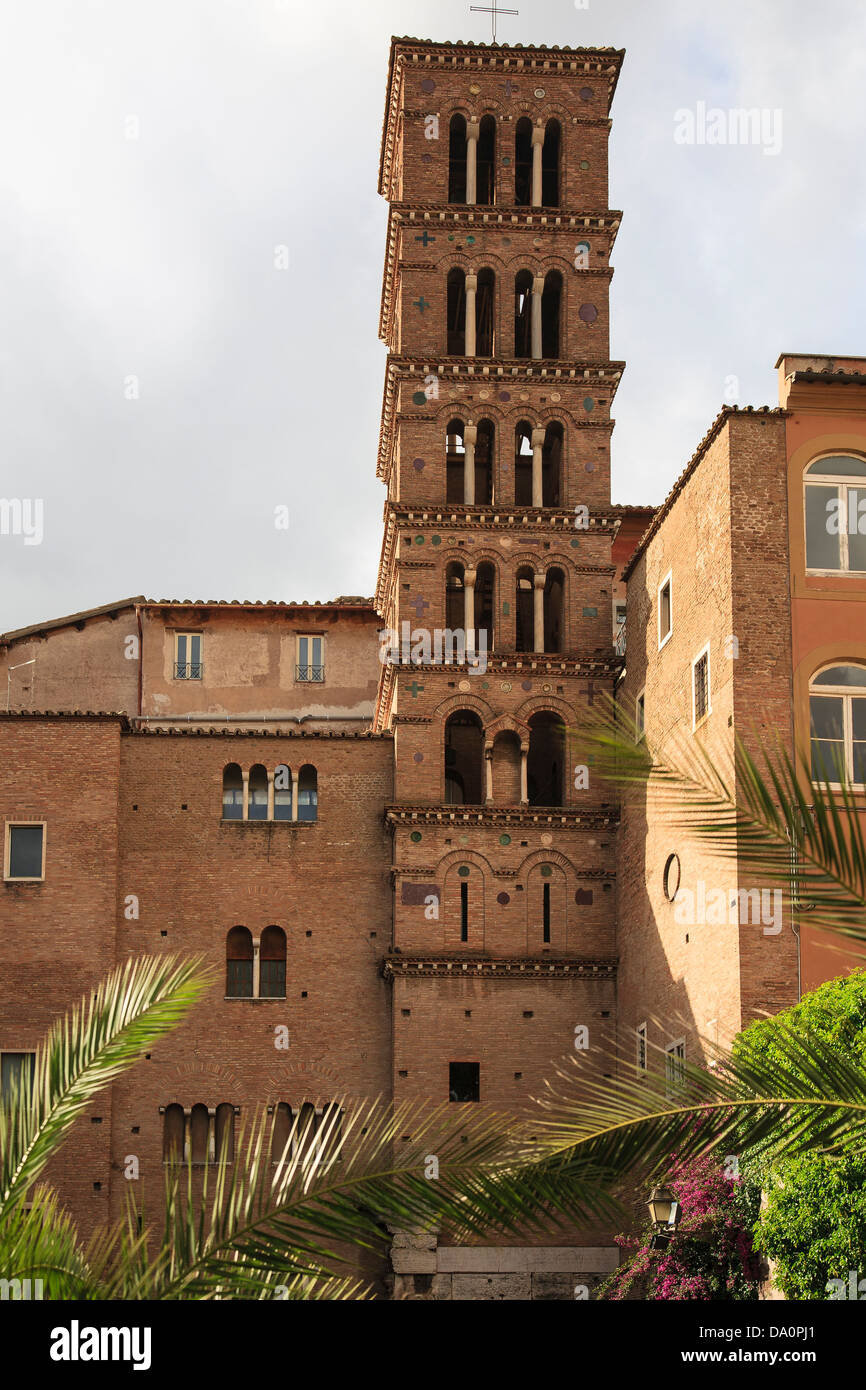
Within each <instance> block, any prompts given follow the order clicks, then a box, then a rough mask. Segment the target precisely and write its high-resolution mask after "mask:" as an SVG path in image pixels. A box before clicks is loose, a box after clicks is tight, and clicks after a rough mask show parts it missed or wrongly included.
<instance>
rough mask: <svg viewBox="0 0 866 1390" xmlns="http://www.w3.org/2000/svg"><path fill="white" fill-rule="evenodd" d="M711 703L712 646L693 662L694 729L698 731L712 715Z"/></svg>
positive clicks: (698, 655)
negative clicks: (699, 726)
mask: <svg viewBox="0 0 866 1390" xmlns="http://www.w3.org/2000/svg"><path fill="white" fill-rule="evenodd" d="M712 712H713V707H712V703H711V701H710V644H709V642H708V643H707V645H706V646H705V647H704V649H703V651H701V652H698V654H697V656H696V657H695V659H694V661H693V662H692V728H693V729H696V728H697V727H698V725H699V724H702V723H703V722H704V720H705V719H706V718H707V717H708V715H710V714H712Z"/></svg>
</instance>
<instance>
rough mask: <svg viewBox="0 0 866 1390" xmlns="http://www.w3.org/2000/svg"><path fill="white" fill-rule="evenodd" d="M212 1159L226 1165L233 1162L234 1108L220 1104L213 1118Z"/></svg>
mask: <svg viewBox="0 0 866 1390" xmlns="http://www.w3.org/2000/svg"><path fill="white" fill-rule="evenodd" d="M214 1157H215V1158H216V1159H217V1160H219V1159H221V1158H222V1159H224V1160H225V1162H226V1163H234V1161H235V1108H234V1106H233V1105H229V1104H226V1103H224V1104H222V1105H218V1106H217V1108H216V1115H215V1116H214Z"/></svg>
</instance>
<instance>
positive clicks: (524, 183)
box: [514, 116, 532, 208]
mask: <svg viewBox="0 0 866 1390" xmlns="http://www.w3.org/2000/svg"><path fill="white" fill-rule="evenodd" d="M514 201H515V203H516V204H517V206H518V207H527V208H528V207H529V205H530V203H531V202H532V121H531V120H530V118H529V117H528V116H521V117H520V120H519V121H518V122H517V125H516V126H515V127H514Z"/></svg>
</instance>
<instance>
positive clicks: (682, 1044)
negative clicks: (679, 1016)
mask: <svg viewBox="0 0 866 1390" xmlns="http://www.w3.org/2000/svg"><path fill="white" fill-rule="evenodd" d="M685 1062H686V1040H685V1038H677V1040H676V1042H672V1043H668V1045H667V1047H666V1048H665V1090H666V1091H667V1094H668V1095H669V1096H672V1095H675V1094H676V1092H677V1091H679V1090H680V1089H681V1088H682V1084H683V1078H684V1076H685Z"/></svg>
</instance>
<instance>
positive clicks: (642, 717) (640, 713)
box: [634, 690, 646, 743]
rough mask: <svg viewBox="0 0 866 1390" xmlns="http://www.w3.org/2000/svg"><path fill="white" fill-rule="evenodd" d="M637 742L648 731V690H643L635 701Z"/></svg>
mask: <svg viewBox="0 0 866 1390" xmlns="http://www.w3.org/2000/svg"><path fill="white" fill-rule="evenodd" d="M634 728H635V743H640V741H641V739H642V738H643V736H644V734H645V732H646V691H644V690H642V691H641V692H640V694H639V695H638V696H637V698H636V699H635V702H634Z"/></svg>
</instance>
